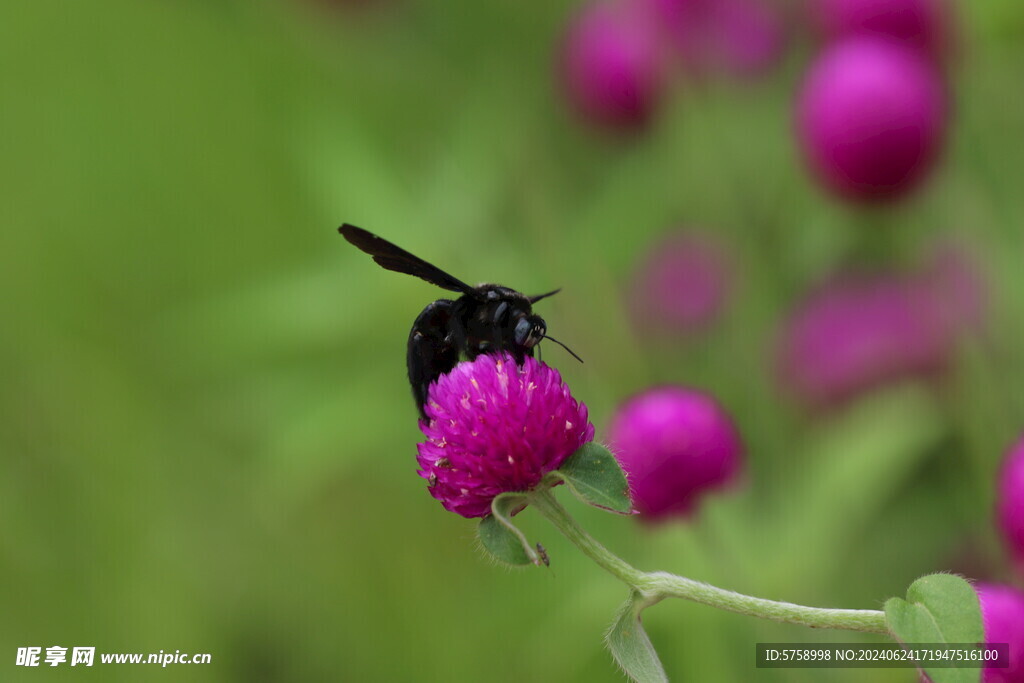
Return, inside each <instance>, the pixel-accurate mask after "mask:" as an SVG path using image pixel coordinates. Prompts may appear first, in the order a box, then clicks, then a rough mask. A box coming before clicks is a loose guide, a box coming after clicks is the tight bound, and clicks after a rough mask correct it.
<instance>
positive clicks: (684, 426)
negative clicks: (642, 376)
mask: <svg viewBox="0 0 1024 683" xmlns="http://www.w3.org/2000/svg"><path fill="white" fill-rule="evenodd" d="M608 444H609V447H610V448H611V450H612V452H613V453H615V457H616V458H617V459H618V460H619V463H620V464H621V465H622V469H623V470H625V472H626V478H627V479H628V480H629V489H630V495H631V497H632V498H633V504H634V505H635V506H636V509H637V511H638V512H639V513H640V514H641V515H642V516H643V517H644V518H646V519H647V520H651V521H654V520H659V519H665V518H669V517H674V516H685V515H688V514H690V513H691V512H693V510H694V507H695V506H696V504H697V501H698V499H699V498H700V496H701V495H702V494H704V493H705V492H706V491H708V490H710V489H713V488H718V487H722V486H724V485H726V484H728V483H729V482H730V481H731V480H732V479H733V478H734V477H735V476H736V474H737V472H738V471H739V469H740V465H741V457H742V454H743V443H742V441H741V440H740V435H739V433H738V432H737V430H736V427H735V426H734V425H733V423H732V420H730V419H729V416H728V415H727V414H726V412H725V411H724V410H723V409H722V407H721V406H719V405H718V403H717V402H716V401H715V400H714V399H713V398H711V397H710V396H708V395H706V394H704V393H701V392H699V391H695V390H693V389H686V388H683V387H676V386H666V387H659V388H656V389H650V390H648V391H645V392H643V393H641V394H639V395H637V396H634V397H633V398H631V399H630V400H628V401H626V403H625V404H623V405H622V406H621V407H620V408H619V409H618V411H617V412H616V413H615V415H614V416H613V417H612V420H611V423H610V425H609V427H608Z"/></svg>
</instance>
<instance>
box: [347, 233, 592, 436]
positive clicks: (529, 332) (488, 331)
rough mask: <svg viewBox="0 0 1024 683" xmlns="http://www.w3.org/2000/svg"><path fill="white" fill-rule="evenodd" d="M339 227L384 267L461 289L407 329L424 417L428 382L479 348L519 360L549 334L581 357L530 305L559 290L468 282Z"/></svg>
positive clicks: (370, 237) (411, 370)
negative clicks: (530, 292)
mask: <svg viewBox="0 0 1024 683" xmlns="http://www.w3.org/2000/svg"><path fill="white" fill-rule="evenodd" d="M338 232H340V233H341V234H342V236H343V237H344V238H345V239H347V240H348V241H349V242H351V243H352V244H354V245H355V246H356V247H358V248H359V249H361V250H362V251H365V252H366V253H367V254H369V255H370V256H372V257H373V260H374V261H376V262H377V263H378V264H379V265H380V266H381V267H383V268H386V269H388V270H393V271H396V272H399V273H407V274H409V275H415V276H416V277H418V278H422V279H423V280H426V281H427V282H429V283H431V284H434V285H437V286H438V287H441V288H443V289H447V290H450V291H453V292H461V293H462V296H460V297H459V298H458V299H455V300H454V301H453V300H451V299H438V300H437V301H435V302H433V303H431V304H427V307H426V308H424V309H423V312H422V313H420V314H419V316H417V318H416V321H415V322H414V323H413V324H412V330H411V331H410V332H409V343H408V348H407V352H406V365H407V366H408V370H409V384H411V385H412V395H413V398H414V399H415V401H416V407H417V408H419V411H420V416H421V417H423V419H427V414H426V412H425V410H424V405H425V404H426V402H427V389H428V388H429V387H430V384H431V382H434V381H436V380H437V378H438V377H440V376H441V375H443V374H445V373H446V372H448V371H450V370H451V369H452V368H454V367H455V365H456V364H457V363H458V362H459V359H460V357H461V356H465V357H466V358H468V359H469V360H472V359H474V358H476V357H477V356H479V355H480V354H482V353H501V352H507V353H509V354H511V355H512V357H513V358H515V360H516V362H517V363H518V364H520V365H522V364H523V361H524V359H525V358H526V357H527V356H533V350H534V347H536V346H537V344H538V343H540V340H541V339H550V340H551V341H553V342H555V343H556V344H558V345H559V346H561V347H563V348H564V349H565V350H566V351H568V352H569V353H570V354H571V355H572V356H573V358H575V359H576V360H578V361H580V362H581V363H582V362H583V361H582V359H581V358H580V357H579V356H577V355H576V354H575V353H573V352H572V350H571V349H569V347H567V346H565V344H562V342H560V341H558V340H557V339H554V338H553V337H551V336H550V335H548V334H547V325H546V324H545V323H544V319H543V318H541V317H540V316H539V315H536V314H535V313H534V312H533V304H535V303H537V302H538V301H540V300H541V299H544V298H546V297H549V296H551V295H553V294H557V293H558V292H559V291H560V290H557V289H556V290H554V291H551V292H547V293H545V294H538V295H536V296H525V295H523V294H521V293H520V292H517V291H516V290H514V289H510V288H508V287H502V286H501V285H494V284H482V285H478V286H476V287H472V286H470V285H467V284H466V283H465V282H463V281H462V280H459V279H458V278H455V277H452V276H451V275H449V274H448V273H446V272H444V271H443V270H441V269H440V268H438V267H437V266H434V265H431V264H429V263H427V262H426V261H424V260H423V259H421V258H419V257H416V256H413V255H412V254H410V253H409V252H407V251H405V250H404V249H401V248H400V247H397V246H395V245H394V244H392V243H391V242H388V241H387V240H386V239H383V238H381V237H378V236H377V235H374V234H373V233H372V232H368V231H366V230H363V229H362V228H357V227H356V226H354V225H349V224H348V223H346V224H345V225H342V226H341V227H340V228H338Z"/></svg>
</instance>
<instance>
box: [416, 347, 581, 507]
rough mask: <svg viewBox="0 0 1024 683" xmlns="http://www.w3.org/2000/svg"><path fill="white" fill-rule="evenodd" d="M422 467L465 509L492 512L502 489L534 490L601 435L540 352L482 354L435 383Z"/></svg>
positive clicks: (435, 490) (436, 489)
mask: <svg viewBox="0 0 1024 683" xmlns="http://www.w3.org/2000/svg"><path fill="white" fill-rule="evenodd" d="M426 412H427V417H429V418H430V419H429V422H426V421H421V422H420V431H422V432H423V434H424V435H425V436H426V437H427V440H426V441H424V442H422V443H420V444H418V449H419V456H418V457H417V461H418V462H419V465H420V470H419V472H418V474H419V475H420V476H421V477H423V478H424V479H426V480H427V481H428V482H429V485H430V488H429V490H430V495H432V496H433V497H434V498H437V499H438V500H439V501H441V504H442V505H444V507H445V509H446V510H450V511H451V512H455V513H458V514H460V515H462V516H463V517H486V516H487V515H489V514H490V513H491V501H492V500H493V499H494V497H495V496H497V495H498V494H500V493H505V492H508V491H528V490H530V489H532V488H534V487H535V486H537V484H538V483H540V480H541V478H542V477H543V476H544V475H545V474H547V473H548V472H550V471H551V470H554V469H557V468H558V467H559V465H561V464H562V461H564V460H565V459H566V458H567V457H568V456H570V455H572V454H573V453H574V452H575V451H576V450H577V449H578V448H579V447H580V446H582V445H583V444H584V443H587V442H588V441H592V440H593V439H594V426H593V425H592V424H590V421H589V420H588V418H587V407H586V406H585V405H583V404H582V403H579V402H577V401H576V400H575V399H573V397H572V394H570V393H569V387H567V386H566V385H565V383H564V382H563V381H562V377H561V376H560V375H559V374H558V371H557V370H555V369H553V368H550V367H548V366H547V365H545V364H544V363H541V362H539V361H537V360H535V359H533V358H527V359H526V360H525V362H524V363H523V365H522V367H519V366H517V365H516V363H515V361H514V360H513V359H512V358H511V357H510V356H507V355H505V356H501V357H496V356H492V355H489V354H484V355H482V356H478V357H477V358H476V359H475V360H473V361H471V362H463V363H459V364H458V365H457V366H455V368H454V369H453V370H452V371H451V372H449V373H448V374H446V375H442V376H441V377H440V378H439V379H438V380H437V382H435V383H434V384H431V385H430V390H429V392H428V396H427V405H426Z"/></svg>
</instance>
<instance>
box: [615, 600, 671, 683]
mask: <svg viewBox="0 0 1024 683" xmlns="http://www.w3.org/2000/svg"><path fill="white" fill-rule="evenodd" d="M644 607H646V605H645V604H644V603H643V602H642V601H641V598H640V594H639V593H637V592H636V591H633V592H632V593H630V596H629V599H628V600H626V602H625V604H623V605H622V607H621V608H620V609H619V612H618V614H616V615H615V622H614V623H613V624H612V627H611V629H610V630H609V631H608V635H607V636H605V641H606V642H607V643H608V649H610V650H611V651H612V656H613V657H615V661H616V662H618V663H619V666H621V667H622V670H623V671H625V672H626V675H627V676H629V677H630V678H631V679H633V680H634V681H636V683H667V681H668V676H666V675H665V669H664V668H663V667H662V666H661V660H659V659H658V653H657V652H655V651H654V645H652V644H651V639H650V638H648V637H647V632H646V631H644V627H643V625H642V624H641V623H640V612H641V611H643V609H644Z"/></svg>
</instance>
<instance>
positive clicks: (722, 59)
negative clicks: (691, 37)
mask: <svg viewBox="0 0 1024 683" xmlns="http://www.w3.org/2000/svg"><path fill="white" fill-rule="evenodd" d="M712 8H713V10H712V14H711V27H712V29H711V34H712V36H713V40H712V52H713V55H714V57H713V60H712V61H713V62H714V63H715V64H716V65H718V66H720V67H721V68H723V69H725V70H726V71H728V72H729V73H732V74H734V75H737V76H747V77H750V76H757V75H760V74H762V73H764V72H765V71H767V70H768V69H769V68H771V67H772V66H774V65H775V64H777V63H778V61H779V59H780V57H781V56H782V52H783V49H784V48H785V45H786V33H785V28H784V26H783V23H782V17H781V16H780V15H779V13H778V12H777V11H776V10H774V9H773V8H772V6H771V5H769V4H768V3H766V2H764V1H763V0H718V1H717V2H715V3H713V5H712Z"/></svg>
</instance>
